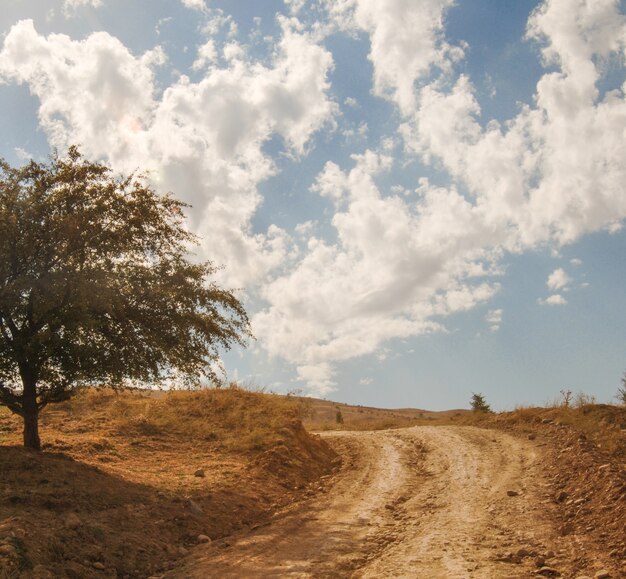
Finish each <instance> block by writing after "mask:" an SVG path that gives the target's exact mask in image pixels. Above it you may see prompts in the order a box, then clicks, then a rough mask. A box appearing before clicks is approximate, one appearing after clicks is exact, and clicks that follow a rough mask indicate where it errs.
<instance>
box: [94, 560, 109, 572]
mask: <svg viewBox="0 0 626 579" xmlns="http://www.w3.org/2000/svg"><path fill="white" fill-rule="evenodd" d="M91 566H92V567H93V568H94V569H98V571H104V570H105V569H106V567H105V566H104V563H100V561H96V562H95V563H92V565H91Z"/></svg>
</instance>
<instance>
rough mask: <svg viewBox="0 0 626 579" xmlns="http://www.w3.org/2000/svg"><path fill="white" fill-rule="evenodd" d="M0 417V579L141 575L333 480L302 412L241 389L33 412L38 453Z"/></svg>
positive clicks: (114, 398) (88, 397)
mask: <svg viewBox="0 0 626 579" xmlns="http://www.w3.org/2000/svg"><path fill="white" fill-rule="evenodd" d="M20 431H21V425H20V423H19V421H18V420H16V418H15V417H13V416H11V415H9V414H8V413H7V412H6V411H4V410H0V472H1V473H2V478H1V479H0V577H2V578H3V579H5V578H8V577H18V576H20V573H23V572H27V573H28V574H30V575H32V576H35V577H42V578H43V577H55V578H56V577H76V578H78V577H81V578H82V577H92V576H93V577H103V576H118V577H124V576H126V577H147V576H149V575H151V574H155V573H158V572H160V571H163V570H166V569H168V568H171V567H173V566H174V565H175V563H176V561H177V560H178V559H180V558H181V557H183V556H184V555H186V554H187V553H188V552H189V551H190V550H191V549H193V548H194V547H195V546H196V545H197V544H198V543H200V542H203V541H208V540H214V539H218V538H220V537H224V536H227V535H230V534H231V533H233V532H234V531H236V530H239V529H242V528H245V527H250V526H254V525H258V524H261V523H263V522H264V521H267V520H268V519H269V518H270V517H271V516H272V514H273V513H274V512H275V511H276V510H277V509H279V508H281V507H282V506H284V505H286V504H289V503H290V502H291V501H293V500H294V499H295V498H296V497H297V496H298V495H299V494H301V493H298V492H297V489H302V488H304V487H306V486H307V485H309V484H312V483H315V481H317V480H318V478H319V477H320V476H322V475H323V474H325V473H328V472H330V471H331V469H332V467H333V461H335V460H336V456H335V454H334V452H333V451H332V450H331V449H330V448H329V447H328V445H327V444H326V443H324V442H323V441H322V440H320V439H319V438H318V437H315V436H311V435H309V434H308V433H307V432H306V431H305V430H304V428H303V427H302V424H301V422H300V419H299V405H298V404H297V403H295V402H293V401H290V400H288V399H286V398H284V397H277V396H269V395H264V394H258V393H251V392H247V391H243V390H239V389H226V390H207V391H200V392H173V393H170V394H160V395H155V394H152V393H142V392H126V393H114V392H111V391H103V392H86V393H84V394H82V395H80V396H78V397H76V398H75V399H73V400H71V401H69V402H67V403H64V404H62V405H57V406H54V407H51V408H49V409H48V410H46V411H45V412H44V413H43V416H42V428H41V435H42V441H43V442H44V449H43V452H42V453H35V452H32V451H28V450H25V449H23V448H21V446H20V434H21V432H20Z"/></svg>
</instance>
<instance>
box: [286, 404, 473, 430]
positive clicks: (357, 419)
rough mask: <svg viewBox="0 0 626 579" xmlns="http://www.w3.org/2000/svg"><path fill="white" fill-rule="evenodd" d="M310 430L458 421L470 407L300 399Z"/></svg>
mask: <svg viewBox="0 0 626 579" xmlns="http://www.w3.org/2000/svg"><path fill="white" fill-rule="evenodd" d="M297 400H298V401H299V403H300V406H301V413H302V415H303V422H304V425H305V426H306V428H307V429H308V430H312V431H323V430H383V429H385V428H403V427H407V426H420V425H433V424H456V423H458V422H459V421H460V420H462V417H463V416H466V415H467V414H469V413H470V412H469V410H446V411H443V412H433V411H430V410H420V409H416V408H396V409H386V408H372V407H369V406H352V405H350V404H342V403H340V402H331V401H330V400H318V399H316V398H298V399H297Z"/></svg>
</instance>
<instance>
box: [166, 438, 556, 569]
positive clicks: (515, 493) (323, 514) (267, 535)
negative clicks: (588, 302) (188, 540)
mask: <svg viewBox="0 0 626 579" xmlns="http://www.w3.org/2000/svg"><path fill="white" fill-rule="evenodd" d="M326 436H327V440H329V442H330V443H331V444H333V446H334V447H335V448H336V449H337V450H338V452H340V453H341V454H342V456H343V459H344V464H343V467H342V469H341V471H340V472H339V473H338V474H337V475H335V480H334V481H333V484H332V485H331V486H330V488H329V490H328V491H327V492H326V493H324V494H321V495H317V496H314V497H312V498H310V499H308V500H306V501H303V502H302V503H299V504H298V505H297V506H296V507H294V508H292V509H291V510H290V511H287V512H286V513H284V514H282V515H281V516H279V517H276V518H275V520H274V521H273V522H272V523H271V524H270V525H267V526H265V527H261V528H259V529H256V530H254V531H249V532H247V533H242V534H239V535H236V536H234V537H231V538H229V546H227V547H226V548H224V546H223V545H219V544H216V545H209V546H207V547H205V548H202V550H201V551H199V552H197V553H196V554H195V555H194V556H193V557H192V558H190V559H189V560H188V561H186V563H185V564H184V565H183V566H182V567H180V568H179V569H177V570H174V571H172V572H170V573H169V574H168V577H174V578H176V577H185V578H192V577H195V578H210V577H220V578H227V577H233V578H234V577H236V578H242V577H319V578H330V577H363V578H380V577H442V578H447V577H451V578H457V577H459V578H460V577H467V578H480V579H488V578H500V577H502V578H505V577H506V578H515V577H528V576H529V574H531V573H532V570H534V569H536V566H535V559H536V558H537V557H541V554H542V553H546V552H547V551H549V550H550V548H551V546H552V545H553V541H554V532H553V530H552V527H551V525H550V524H549V517H548V516H547V514H546V504H545V503H546V501H545V500H542V498H544V499H545V497H544V492H545V489H544V488H543V486H542V485H543V484H544V483H542V479H541V477H540V460H539V459H540V455H539V454H538V452H539V451H538V450H537V447H536V446H534V445H533V444H531V443H530V442H528V441H524V440H519V439H516V438H513V437H511V436H509V435H507V434H504V433H501V432H496V431H491V430H482V429H478V428H473V427H443V426H439V427H414V428H407V429H398V430H387V431H376V432H340V433H328V434H326Z"/></svg>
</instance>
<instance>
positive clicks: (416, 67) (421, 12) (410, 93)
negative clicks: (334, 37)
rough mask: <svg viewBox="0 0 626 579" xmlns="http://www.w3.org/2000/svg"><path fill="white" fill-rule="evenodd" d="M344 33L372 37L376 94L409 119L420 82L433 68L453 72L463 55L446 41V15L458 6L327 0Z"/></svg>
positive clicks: (448, 0)
mask: <svg viewBox="0 0 626 579" xmlns="http://www.w3.org/2000/svg"><path fill="white" fill-rule="evenodd" d="M325 4H326V5H327V8H328V10H329V12H330V14H331V17H332V18H333V20H334V22H335V24H336V25H337V26H338V27H339V28H341V29H347V30H350V29H357V30H363V31H365V32H367V33H368V34H369V37H370V44H371V50H370V54H369V58H370V60H371V61H372V64H373V66H374V79H373V81H374V86H373V90H374V94H376V95H378V96H382V97H384V98H388V99H390V100H392V101H393V102H395V103H396V104H397V105H398V106H399V107H400V110H401V111H402V112H403V113H405V114H409V113H411V112H413V111H414V109H415V106H416V96H417V95H416V92H415V90H414V85H415V82H416V81H417V80H418V79H419V78H421V77H423V76H427V75H428V74H429V73H430V71H431V70H432V69H433V67H439V68H441V69H446V70H448V69H449V68H450V65H451V62H455V61H457V60H458V59H460V58H461V57H462V55H463V50H462V49H461V48H460V47H454V46H451V45H450V44H448V43H447V42H446V41H445V38H444V34H443V31H444V30H443V20H444V14H445V12H446V10H447V9H448V8H450V7H451V6H452V5H454V0H421V1H420V2H406V1H405V0H340V1H337V0H325Z"/></svg>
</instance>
